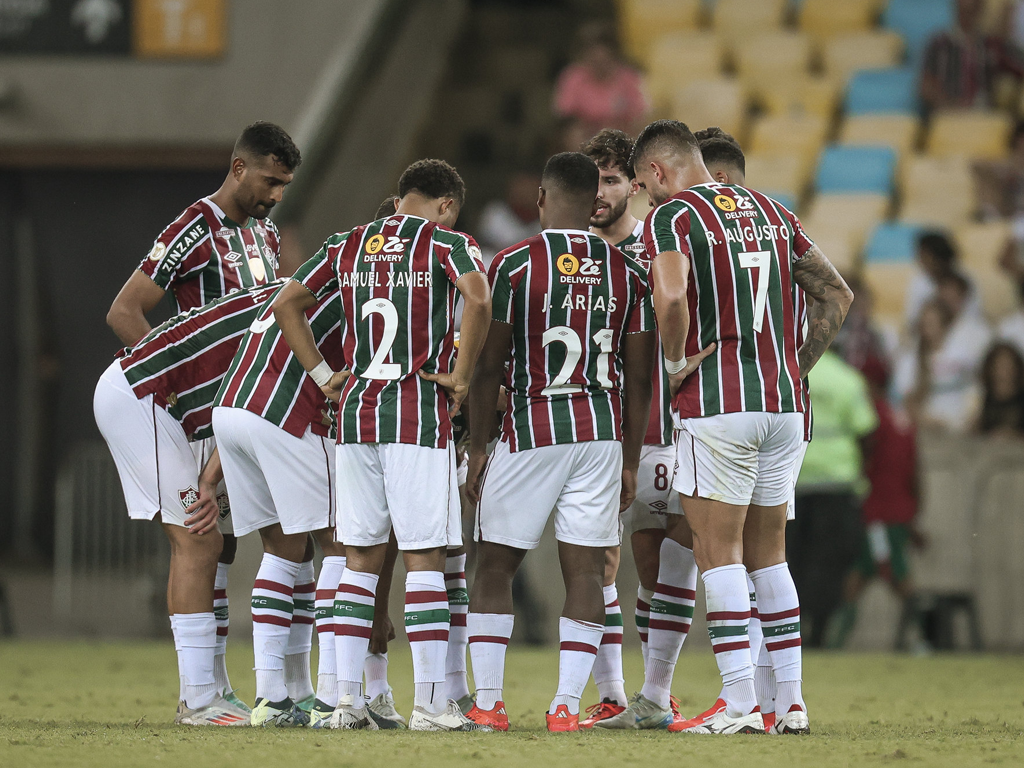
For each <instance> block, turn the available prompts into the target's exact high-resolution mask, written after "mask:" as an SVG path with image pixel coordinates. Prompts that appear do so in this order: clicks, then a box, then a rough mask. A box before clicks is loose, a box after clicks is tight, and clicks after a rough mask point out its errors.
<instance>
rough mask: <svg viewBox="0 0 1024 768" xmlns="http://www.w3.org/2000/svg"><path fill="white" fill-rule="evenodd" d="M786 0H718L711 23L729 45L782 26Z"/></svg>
mask: <svg viewBox="0 0 1024 768" xmlns="http://www.w3.org/2000/svg"><path fill="white" fill-rule="evenodd" d="M785 11H786V0H717V2H716V3H715V9H714V11H713V15H712V26H713V27H714V30H715V34H717V35H718V36H719V37H720V38H722V40H723V41H724V42H725V44H726V46H727V47H729V48H730V49H736V48H738V47H739V46H741V45H742V44H744V43H745V42H746V41H748V40H750V39H751V38H755V37H759V36H761V35H764V34H766V33H768V32H771V31H773V30H777V29H779V28H780V27H781V26H782V18H783V15H784V14H785Z"/></svg>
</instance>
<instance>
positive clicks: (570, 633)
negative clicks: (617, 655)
mask: <svg viewBox="0 0 1024 768" xmlns="http://www.w3.org/2000/svg"><path fill="white" fill-rule="evenodd" d="M603 635H604V625H603V624H594V623H593V622H590V621H579V620H578V619H567V618H566V617H565V616H559V618H558V639H559V640H560V641H561V642H563V643H564V642H570V643H585V644H587V645H592V646H593V647H594V649H595V651H596V649H597V648H599V647H600V646H601V638H602V636H603Z"/></svg>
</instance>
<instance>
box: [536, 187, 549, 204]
mask: <svg viewBox="0 0 1024 768" xmlns="http://www.w3.org/2000/svg"><path fill="white" fill-rule="evenodd" d="M546 196H547V192H546V191H545V190H544V187H540V188H539V189H538V190H537V207H538V208H543V207H544V200H545V198H546Z"/></svg>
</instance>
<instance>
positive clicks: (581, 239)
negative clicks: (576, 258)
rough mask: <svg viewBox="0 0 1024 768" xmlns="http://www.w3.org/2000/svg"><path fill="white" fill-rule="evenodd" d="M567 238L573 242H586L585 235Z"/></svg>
mask: <svg viewBox="0 0 1024 768" xmlns="http://www.w3.org/2000/svg"><path fill="white" fill-rule="evenodd" d="M569 239H570V240H571V241H572V242H574V243H585V242H587V238H585V237H570V238H569Z"/></svg>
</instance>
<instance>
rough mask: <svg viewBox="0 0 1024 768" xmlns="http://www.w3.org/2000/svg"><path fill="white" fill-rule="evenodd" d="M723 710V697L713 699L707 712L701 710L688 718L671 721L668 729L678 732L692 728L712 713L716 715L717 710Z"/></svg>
mask: <svg viewBox="0 0 1024 768" xmlns="http://www.w3.org/2000/svg"><path fill="white" fill-rule="evenodd" d="M724 711H725V701H724V700H723V699H715V703H714V704H712V705H711V709H709V710H708V711H707V712H701V713H700V714H699V715H697V716H696V717H691V718H690V719H689V720H677V721H675V722H673V723H672V725H670V726H669V727H668V729H669V731H670V732H672V733H679V732H680V731H685V730H688V729H690V728H694V727H696V726H698V725H700V724H701V723H703V722H704V721H705V720H707V719H708V718H709V717H711V716H712V715H717V714H718V713H719V712H724Z"/></svg>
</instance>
